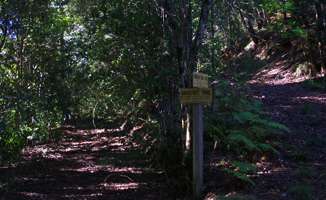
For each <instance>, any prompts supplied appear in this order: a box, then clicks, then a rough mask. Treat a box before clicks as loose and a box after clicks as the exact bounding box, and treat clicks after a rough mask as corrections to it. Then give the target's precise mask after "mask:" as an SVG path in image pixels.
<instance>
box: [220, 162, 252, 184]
mask: <svg viewBox="0 0 326 200" xmlns="http://www.w3.org/2000/svg"><path fill="white" fill-rule="evenodd" d="M223 170H224V171H225V172H226V173H228V174H229V175H231V176H233V177H235V178H237V179H238V180H240V181H242V182H244V183H249V184H251V185H255V183H254V182H253V181H252V180H251V179H250V178H249V177H248V174H252V173H254V172H255V171H256V166H255V165H253V164H251V163H248V162H239V161H235V162H232V163H231V164H230V166H229V167H228V168H225V169H223Z"/></svg>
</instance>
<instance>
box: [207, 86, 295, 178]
mask: <svg viewBox="0 0 326 200" xmlns="http://www.w3.org/2000/svg"><path fill="white" fill-rule="evenodd" d="M214 90H215V91H214V92H215V99H216V100H215V105H214V106H213V107H214V108H215V110H214V111H212V110H211V111H210V113H209V115H208V119H207V120H208V123H207V129H206V130H207V133H208V135H209V138H210V139H211V140H213V141H214V143H215V145H214V147H215V148H218V150H219V151H220V152H223V154H224V155H229V157H230V160H231V162H232V163H233V164H231V167H230V166H227V167H226V166H224V170H225V171H226V172H227V173H228V174H230V175H232V176H234V177H236V178H238V179H240V180H242V181H244V182H247V183H251V184H253V182H252V181H251V180H250V179H249V178H247V174H249V173H252V172H253V171H254V170H252V169H253V168H250V167H249V168H248V166H249V162H255V161H257V158H260V157H262V156H264V155H277V154H278V153H279V152H278V150H277V148H275V145H274V144H275V143H277V139H276V138H277V137H276V136H277V135H279V134H282V133H285V132H289V129H288V128H287V127H286V126H284V125H282V124H280V123H277V122H274V121H272V120H270V119H268V118H267V117H266V116H264V114H263V112H262V104H261V103H260V102H259V101H257V100H253V99H251V98H249V97H247V96H245V95H244V94H243V93H242V92H241V91H240V90H239V89H238V87H237V86H236V85H235V84H230V82H228V81H221V82H219V84H218V85H217V86H216V87H215V89H214ZM239 161H241V162H239ZM244 166H247V168H246V167H244ZM245 169H251V170H245Z"/></svg>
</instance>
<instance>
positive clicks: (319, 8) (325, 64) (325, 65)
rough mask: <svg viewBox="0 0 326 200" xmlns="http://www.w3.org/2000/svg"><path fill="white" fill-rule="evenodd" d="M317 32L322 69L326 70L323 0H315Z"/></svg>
mask: <svg viewBox="0 0 326 200" xmlns="http://www.w3.org/2000/svg"><path fill="white" fill-rule="evenodd" d="M315 8H316V18H317V19H316V20H317V27H318V28H317V34H318V51H319V57H320V61H321V71H322V72H323V73H325V70H326V14H325V12H326V4H325V3H324V2H323V1H321V0H316V1H315Z"/></svg>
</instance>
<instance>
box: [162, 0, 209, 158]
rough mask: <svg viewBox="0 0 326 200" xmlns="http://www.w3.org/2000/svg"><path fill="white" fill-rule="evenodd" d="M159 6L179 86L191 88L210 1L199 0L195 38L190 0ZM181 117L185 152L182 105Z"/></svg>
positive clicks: (186, 118)
mask: <svg viewBox="0 0 326 200" xmlns="http://www.w3.org/2000/svg"><path fill="white" fill-rule="evenodd" d="M159 5H161V9H162V10H163V12H164V13H165V14H164V15H165V16H164V19H165V20H164V21H165V27H166V28H165V30H168V32H169V33H168V34H169V35H170V37H171V41H172V42H171V43H172V45H170V48H171V49H170V52H175V56H176V58H177V61H178V68H179V77H178V78H177V79H178V80H180V82H179V85H178V86H179V87H181V88H186V87H191V85H192V82H191V77H192V73H193V72H194V70H195V69H196V66H197V59H198V50H199V48H200V46H201V43H202V40H203V37H204V34H205V31H206V26H207V22H208V15H209V10H210V7H211V5H212V0H203V1H202V5H201V14H200V22H199V25H198V27H197V30H196V33H195V37H194V39H193V36H194V31H193V25H192V21H193V17H192V7H191V1H190V0H181V1H180V5H179V7H178V8H175V7H174V6H176V4H175V2H173V1H170V0H165V1H161V2H160V3H159ZM178 19H179V20H178ZM175 93H176V94H177V95H176V94H172V95H174V96H175V97H177V98H178V96H179V95H178V92H175ZM169 104H174V105H175V103H173V102H169ZM177 115H178V114H177ZM180 117H181V118H180V121H182V122H183V123H182V124H183V131H182V132H181V133H180V134H181V136H180V138H181V139H182V142H183V144H182V147H183V152H184V154H187V153H188V152H189V150H190V148H191V147H190V144H191V134H190V132H191V130H190V128H191V125H190V123H191V120H190V117H191V113H190V109H189V107H188V106H183V107H182V109H181V113H180Z"/></svg>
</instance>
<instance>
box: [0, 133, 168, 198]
mask: <svg viewBox="0 0 326 200" xmlns="http://www.w3.org/2000/svg"><path fill="white" fill-rule="evenodd" d="M125 135H127V134H125V133H124V132H121V131H117V132H115V131H109V130H104V129H102V130H100V129H94V130H80V129H71V128H70V129H66V130H64V136H63V138H62V139H61V140H60V141H58V142H51V143H49V144H42V145H35V146H33V147H28V148H26V149H25V150H24V151H23V160H22V161H21V162H19V163H17V164H16V165H13V166H6V167H0V174H1V176H0V183H2V187H3V189H1V187H0V199H1V200H2V199H6V200H7V199H8V200H9V199H10V200H14V199H50V200H51V199H78V200H81V199H168V197H167V196H166V195H167V194H166V193H165V192H164V191H166V189H165V188H163V186H164V185H165V184H164V181H165V177H164V175H163V173H161V172H160V171H157V170H153V169H150V168H148V167H146V166H148V163H147V161H146V158H145V157H143V156H142V154H141V153H140V149H139V148H138V147H137V145H135V144H133V143H132V142H130V141H129V140H128V138H127V136H125ZM0 186H1V185H0Z"/></svg>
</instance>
